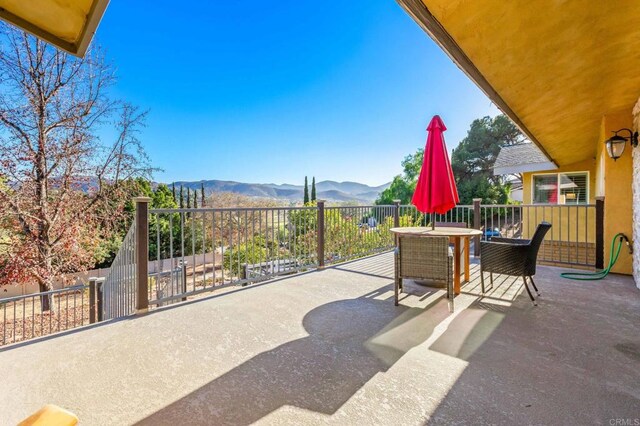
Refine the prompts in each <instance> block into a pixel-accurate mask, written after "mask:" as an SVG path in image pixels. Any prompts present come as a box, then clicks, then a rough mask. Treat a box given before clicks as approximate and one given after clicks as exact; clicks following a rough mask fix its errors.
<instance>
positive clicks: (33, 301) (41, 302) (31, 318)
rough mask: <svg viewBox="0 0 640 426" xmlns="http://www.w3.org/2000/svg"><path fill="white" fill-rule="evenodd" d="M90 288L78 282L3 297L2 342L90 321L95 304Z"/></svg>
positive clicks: (1, 301) (22, 338) (34, 335)
mask: <svg viewBox="0 0 640 426" xmlns="http://www.w3.org/2000/svg"><path fill="white" fill-rule="evenodd" d="M88 289H89V286H88V285H75V286H72V287H66V288H63V289H58V290H49V291H44V292H41V293H33V294H27V295H24V296H13V297H7V298H4V299H0V310H1V313H0V345H6V344H11V343H16V342H22V341H25V340H29V339H32V338H35V337H41V336H46V335H49V334H54V333H57V332H60V331H65V330H70V329H73V328H77V327H81V326H83V325H87V324H89V320H90V311H89V309H90V308H91V307H92V306H93V305H92V304H91V303H89V291H88ZM47 306H48V308H49V309H47Z"/></svg>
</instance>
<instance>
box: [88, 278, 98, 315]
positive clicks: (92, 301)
mask: <svg viewBox="0 0 640 426" xmlns="http://www.w3.org/2000/svg"><path fill="white" fill-rule="evenodd" d="M96 280H97V278H96V277H90V278H89V324H93V323H94V322H96Z"/></svg>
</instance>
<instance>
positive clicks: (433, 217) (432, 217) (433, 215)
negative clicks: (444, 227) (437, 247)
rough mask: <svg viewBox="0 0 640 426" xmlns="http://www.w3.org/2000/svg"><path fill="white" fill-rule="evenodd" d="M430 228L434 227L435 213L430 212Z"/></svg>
mask: <svg viewBox="0 0 640 426" xmlns="http://www.w3.org/2000/svg"><path fill="white" fill-rule="evenodd" d="M431 229H434V230H435V229H436V215H435V213H431Z"/></svg>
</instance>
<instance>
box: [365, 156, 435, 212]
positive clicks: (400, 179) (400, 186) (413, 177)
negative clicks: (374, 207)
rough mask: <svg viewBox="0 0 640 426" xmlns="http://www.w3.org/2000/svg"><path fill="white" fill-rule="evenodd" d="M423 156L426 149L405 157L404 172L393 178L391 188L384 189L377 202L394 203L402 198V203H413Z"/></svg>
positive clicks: (383, 203) (403, 161)
mask: <svg viewBox="0 0 640 426" xmlns="http://www.w3.org/2000/svg"><path fill="white" fill-rule="evenodd" d="M423 158H424V149H418V150H417V151H416V153H415V154H411V155H407V156H406V157H404V160H402V168H403V173H402V174H401V175H398V176H396V177H394V178H393V181H392V182H391V185H390V186H389V188H387V189H385V190H384V191H382V194H380V197H378V199H377V200H376V204H379V205H381V204H382V205H386V204H393V201H394V200H400V203H401V204H409V203H411V197H413V191H415V189H416V183H417V181H418V176H419V175H420V168H421V167H422V160H423Z"/></svg>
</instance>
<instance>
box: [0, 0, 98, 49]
mask: <svg viewBox="0 0 640 426" xmlns="http://www.w3.org/2000/svg"><path fill="white" fill-rule="evenodd" d="M108 4H109V0H38V1H29V0H0V18H2V19H3V20H5V21H7V22H9V23H11V24H13V25H15V26H17V27H18V28H20V29H23V30H25V31H27V32H29V33H31V34H33V35H35V36H36V37H39V38H41V39H43V40H45V41H47V42H49V43H51V44H53V45H54V46H56V47H58V48H60V49H62V50H65V51H67V52H69V53H71V54H73V55H76V56H84V54H85V53H86V51H87V48H88V47H89V44H90V42H91V39H92V38H93V35H94V34H95V32H96V29H97V28H98V24H99V23H100V20H101V19H102V15H103V14H104V11H105V10H106V8H107V5H108Z"/></svg>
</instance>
